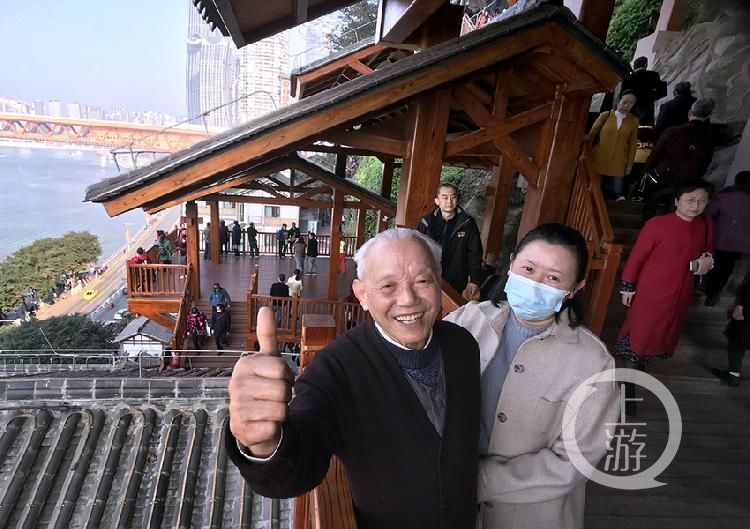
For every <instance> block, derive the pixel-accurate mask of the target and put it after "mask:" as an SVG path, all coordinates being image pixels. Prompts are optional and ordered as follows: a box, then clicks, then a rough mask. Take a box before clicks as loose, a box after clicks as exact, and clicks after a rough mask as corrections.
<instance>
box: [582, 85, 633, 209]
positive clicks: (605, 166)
mask: <svg viewBox="0 0 750 529" xmlns="http://www.w3.org/2000/svg"><path fill="white" fill-rule="evenodd" d="M634 104H635V95H634V94H633V93H632V92H628V91H625V92H623V93H622V95H621V96H620V100H619V101H618V103H617V107H616V109H615V110H610V111H609V112H603V113H602V114H600V115H599V117H598V118H597V119H596V121H595V122H594V125H593V126H592V127H591V132H589V138H590V139H591V141H592V142H593V143H594V150H593V158H594V167H595V169H596V172H597V173H598V174H599V176H600V177H601V186H602V193H603V194H604V198H606V199H608V200H625V196H624V195H623V188H624V180H625V175H627V174H628V173H630V170H631V169H632V168H633V162H634V161H635V152H636V149H637V147H638V118H637V117H635V116H634V115H633V114H631V113H630V109H631V108H633V105H634Z"/></svg>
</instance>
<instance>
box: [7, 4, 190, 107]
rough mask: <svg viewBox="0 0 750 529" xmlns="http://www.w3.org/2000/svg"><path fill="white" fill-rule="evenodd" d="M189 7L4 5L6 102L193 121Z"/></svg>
mask: <svg viewBox="0 0 750 529" xmlns="http://www.w3.org/2000/svg"><path fill="white" fill-rule="evenodd" d="M188 9H194V8H193V7H192V3H190V2H189V0H126V1H110V0H99V1H96V0H25V1H21V2H18V1H6V2H3V6H2V16H0V35H1V36H2V37H0V38H1V39H2V44H1V45H0V97H9V98H14V99H21V100H24V101H27V102H33V101H34V100H36V99H40V100H43V101H49V100H50V99H59V100H60V101H61V102H62V103H63V105H65V104H66V103H69V102H72V101H77V102H79V103H81V104H82V105H84V104H90V105H100V106H105V107H114V106H124V107H127V108H129V109H131V110H152V111H157V112H167V113H169V114H172V115H175V116H177V117H180V116H184V115H185V114H186V104H185V58H186V40H187V17H188Z"/></svg>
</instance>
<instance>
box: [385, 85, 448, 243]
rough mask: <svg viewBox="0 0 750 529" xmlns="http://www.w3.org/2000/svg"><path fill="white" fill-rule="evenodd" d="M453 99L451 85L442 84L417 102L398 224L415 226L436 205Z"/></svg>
mask: <svg viewBox="0 0 750 529" xmlns="http://www.w3.org/2000/svg"><path fill="white" fill-rule="evenodd" d="M450 100H451V90H450V88H449V87H440V88H437V89H435V90H432V91H430V92H427V93H425V94H421V95H420V96H419V97H418V98H417V99H416V101H415V103H414V105H413V107H414V108H413V109H412V117H413V119H414V126H413V127H412V138H411V141H410V142H409V153H408V155H407V156H405V157H404V162H403V166H402V168H401V179H400V181H399V193H398V205H397V207H396V225H398V226H408V227H409V228H415V227H416V226H417V224H418V223H419V220H420V219H421V218H422V216H423V215H424V214H425V213H426V212H427V211H429V210H430V209H431V208H433V207H434V204H435V189H436V188H437V185H438V184H439V183H440V172H441V170H442V168H443V148H444V145H445V134H446V132H447V130H448V117H449V115H450Z"/></svg>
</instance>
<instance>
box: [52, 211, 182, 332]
mask: <svg viewBox="0 0 750 529" xmlns="http://www.w3.org/2000/svg"><path fill="white" fill-rule="evenodd" d="M179 218H180V207H179V206H174V207H172V208H169V209H167V210H165V211H163V212H161V213H159V214H158V215H157V217H156V221H155V222H153V223H151V224H150V225H149V226H147V227H146V228H145V229H143V230H141V231H139V232H138V233H136V234H135V235H134V236H133V238H132V239H131V240H130V244H129V245H128V247H127V248H126V247H123V248H122V250H121V251H118V252H117V253H116V254H114V255H112V256H110V257H109V258H108V259H107V260H106V261H104V263H103V264H105V265H106V266H107V270H106V271H105V272H104V273H103V274H102V275H100V276H99V277H98V278H97V279H95V280H94V281H92V282H90V283H89V284H88V285H86V287H85V288H84V289H83V290H82V291H80V292H77V293H76V294H72V295H69V296H68V297H67V298H66V299H63V300H59V301H56V302H55V304H54V305H50V306H45V307H43V308H42V309H40V311H39V312H38V317H39V318H40V319H45V318H49V317H52V316H61V315H63V314H74V313H77V312H78V313H82V314H91V317H92V319H94V320H96V321H101V322H107V321H111V320H113V319H114V315H115V313H116V312H117V311H118V310H120V309H123V308H127V296H125V295H123V293H122V290H123V287H125V281H126V277H125V263H126V261H127V260H128V259H130V258H131V257H132V256H133V255H134V252H135V249H136V248H138V247H139V246H143V247H144V248H150V247H151V246H152V245H153V242H154V241H155V240H156V230H164V231H167V232H168V231H170V230H171V229H172V227H173V226H174V225H175V224H176V223H177V222H178V221H179ZM88 290H96V295H95V296H94V297H93V298H92V299H90V300H86V299H84V298H83V294H84V292H86V291H88ZM107 301H110V302H111V303H112V304H113V305H114V306H113V307H107Z"/></svg>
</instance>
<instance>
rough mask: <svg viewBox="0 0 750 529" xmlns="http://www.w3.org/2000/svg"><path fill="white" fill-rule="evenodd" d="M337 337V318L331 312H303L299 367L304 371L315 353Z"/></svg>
mask: <svg viewBox="0 0 750 529" xmlns="http://www.w3.org/2000/svg"><path fill="white" fill-rule="evenodd" d="M335 338H336V320H335V319H334V317H333V316H331V315H330V314H303V315H302V339H301V341H300V358H299V368H300V372H302V371H303V370H304V369H305V367H307V365H308V364H309V363H310V362H311V361H312V359H313V357H314V356H315V353H316V352H317V351H319V350H321V349H322V348H323V347H325V346H326V345H328V344H329V343H331V342H332V341H333V340H334V339H335Z"/></svg>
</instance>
